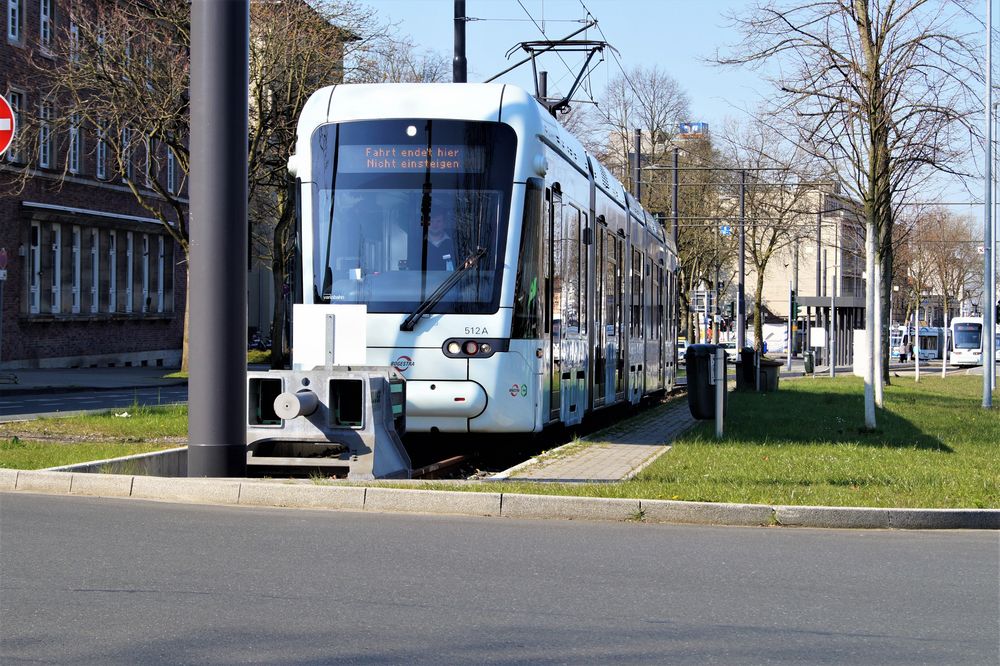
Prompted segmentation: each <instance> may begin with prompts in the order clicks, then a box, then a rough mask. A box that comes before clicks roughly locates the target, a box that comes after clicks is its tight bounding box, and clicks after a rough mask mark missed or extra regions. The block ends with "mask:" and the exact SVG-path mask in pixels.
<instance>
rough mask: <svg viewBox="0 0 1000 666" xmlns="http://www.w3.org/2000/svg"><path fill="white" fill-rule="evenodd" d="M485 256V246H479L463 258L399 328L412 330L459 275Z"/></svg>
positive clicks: (454, 283)
mask: <svg viewBox="0 0 1000 666" xmlns="http://www.w3.org/2000/svg"><path fill="white" fill-rule="evenodd" d="M485 256H486V248H485V247H481V248H479V249H478V250H476V251H475V252H474V253H473V254H472V255H471V256H470V257H469V258H468V259H466V260H465V263H463V264H462V265H461V266H459V267H458V268H457V269H456V270H455V272H454V273H452V274H451V275H449V276H448V278H447V279H446V280H445V281H444V282H442V283H441V286H439V287H438V288H437V289H435V290H434V292H433V293H432V294H431V295H430V296H428V297H427V298H425V299H424V301H423V302H422V303H421V304H420V305H419V306H417V309H416V310H414V311H413V312H412V313H411V314H410V315H409V316H408V317H407V318H406V319H404V320H403V323H402V324H400V325H399V330H401V331H412V330H413V328H414V327H415V326H416V325H417V320H419V319H420V318H421V317H423V316H424V315H425V314H427V312H428V311H430V309H431V308H433V307H434V306H435V305H437V304H438V303H439V302H440V301H441V299H442V298H444V295H445V294H447V293H448V292H449V291H451V288H452V287H454V286H455V285H456V284H458V281H459V280H460V279H461V277H462V276H463V275H465V274H466V273H468V272H469V271H470V270H472V269H473V268H474V267H475V266H476V264H478V263H479V260H480V259H482V258H483V257H485Z"/></svg>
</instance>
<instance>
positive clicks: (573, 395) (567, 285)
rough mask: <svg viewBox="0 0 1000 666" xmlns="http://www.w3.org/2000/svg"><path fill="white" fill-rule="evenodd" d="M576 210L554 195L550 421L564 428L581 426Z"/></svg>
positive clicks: (582, 341) (581, 297) (581, 296)
mask: <svg viewBox="0 0 1000 666" xmlns="http://www.w3.org/2000/svg"><path fill="white" fill-rule="evenodd" d="M582 222H583V219H582V214H581V211H580V209H578V208H576V207H575V206H572V205H568V204H567V205H564V204H563V202H562V198H561V196H560V195H559V193H558V192H553V194H552V207H551V209H550V214H549V223H550V225H551V238H552V245H551V248H552V262H551V264H550V266H551V270H552V280H551V285H552V298H551V299H550V301H549V303H550V304H551V305H550V307H551V308H552V335H551V337H550V345H551V348H550V359H551V360H550V368H549V370H550V375H549V376H550V385H549V386H550V389H549V391H550V392H549V396H550V412H549V417H550V418H558V419H560V420H561V421H562V422H563V423H565V424H567V425H573V424H576V423H579V422H580V421H582V420H583V411H584V404H585V399H586V376H587V373H586V365H585V361H586V336H585V332H586V326H585V325H584V324H583V323H582V322H583V311H584V309H585V308H586V305H585V303H586V301H585V299H586V295H585V293H584V289H583V284H584V282H583V280H584V276H583V271H582V270H581V269H582V260H583V252H582V251H581V250H582V249H583V246H582V245H581V233H580V231H581V224H582Z"/></svg>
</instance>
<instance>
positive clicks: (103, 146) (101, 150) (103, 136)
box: [94, 122, 108, 180]
mask: <svg viewBox="0 0 1000 666" xmlns="http://www.w3.org/2000/svg"><path fill="white" fill-rule="evenodd" d="M107 134H108V130H107V127H106V126H105V125H104V123H102V122H98V123H97V149H96V150H95V151H94V160H95V162H96V164H95V167H94V174H95V175H96V176H97V177H98V178H99V179H100V180H106V179H107V177H108V141H107Z"/></svg>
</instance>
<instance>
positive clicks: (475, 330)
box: [465, 326, 490, 335]
mask: <svg viewBox="0 0 1000 666" xmlns="http://www.w3.org/2000/svg"><path fill="white" fill-rule="evenodd" d="M465 334H466V335H489V334H490V332H489V331H488V330H486V327H485V326H466V327H465Z"/></svg>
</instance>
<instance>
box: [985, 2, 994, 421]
mask: <svg viewBox="0 0 1000 666" xmlns="http://www.w3.org/2000/svg"><path fill="white" fill-rule="evenodd" d="M992 66H993V2H992V0H986V103H985V105H984V107H985V109H986V177H985V180H986V183H985V185H986V186H985V187H984V188H983V189H984V191H985V193H986V196H985V199H984V206H983V208H984V211H985V215H984V217H983V290H984V291H985V292H986V294H985V298H983V299H982V300H983V408H984V409H992V407H993V374H994V372H996V369H995V367H994V361H993V357H994V355H995V353H996V348H995V345H996V343H995V342H994V337H995V335H996V333H995V331H996V326H995V325H994V322H993V320H994V319H995V318H996V305H995V304H996V297H995V296H994V294H993V279H994V278H993V223H992V220H993V215H992V213H993V210H992V209H993V203H992V198H991V194H992V192H990V185H991V182H992V180H993V169H992V167H993V165H992V163H991V162H992V161H993V160H992V157H993V156H992V152H993V151H992V147H993V123H992V122H991V120H992V119H991V118H990V109H992V108H993V73H992V69H991V67H992Z"/></svg>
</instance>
